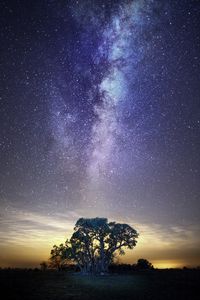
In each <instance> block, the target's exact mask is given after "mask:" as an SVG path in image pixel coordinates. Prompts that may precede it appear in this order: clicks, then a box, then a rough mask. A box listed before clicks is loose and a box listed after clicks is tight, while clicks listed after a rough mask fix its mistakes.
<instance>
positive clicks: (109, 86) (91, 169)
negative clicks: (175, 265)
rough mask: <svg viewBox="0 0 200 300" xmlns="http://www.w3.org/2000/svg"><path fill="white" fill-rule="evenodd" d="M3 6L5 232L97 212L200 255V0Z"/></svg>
mask: <svg viewBox="0 0 200 300" xmlns="http://www.w3.org/2000/svg"><path fill="white" fill-rule="evenodd" d="M0 6H1V8H0V11H1V32H0V34H1V41H2V42H1V60H0V68H1V75H0V76H1V88H0V89H1V90H0V110H1V132H0V148H1V157H0V165H1V172H0V211H1V221H0V222H1V223H0V224H1V225H0V226H1V227H0V228H1V231H0V237H1V239H2V246H3V247H5V249H8V247H10V248H9V249H10V251H11V250H12V247H17V246H19V245H21V246H24V245H25V241H26V239H27V236H28V234H29V233H30V234H31V236H32V240H31V242H30V243H31V244H32V245H33V247H35V246H34V243H35V245H36V244H37V242H38V241H40V242H41V241H43V242H44V246H43V248H45V247H46V246H45V245H47V243H49V244H53V242H52V241H53V238H54V236H55V235H56V234H57V236H58V238H59V237H60V236H62V234H63V236H65V235H66V231H67V230H68V231H69V230H70V228H72V227H73V224H74V223H75V221H76V219H77V218H78V217H79V216H88V217H92V216H106V217H109V218H111V219H114V220H115V219H116V220H123V221H125V222H129V223H131V224H136V225H137V226H138V228H139V231H140V232H142V234H143V236H144V237H145V236H146V237H147V239H146V240H147V241H148V239H150V237H152V238H153V236H154V233H156V234H157V237H155V240H156V238H157V240H158V244H159V247H158V248H159V249H160V251H161V252H162V251H164V252H165V250H163V249H164V248H165V246H166V245H164V244H163V248H162V247H161V244H162V240H163V237H164V236H168V237H169V240H170V241H171V244H169V245H167V247H169V248H168V251H169V252H167V251H166V252H165V254H163V257H162V255H160V254H159V255H158V256H159V259H160V260H162V259H163V260H164V259H165V260H167V259H168V258H169V259H171V260H175V259H177V257H178V255H177V254H175V255H174V257H173V255H172V254H169V256H168V255H167V253H171V252H170V251H172V250H174V249H175V250H174V251H175V252H176V253H178V252H179V251H180V249H181V248H184V247H185V245H184V240H188V241H190V243H189V246H188V248H187V246H186V248H187V249H186V250H182V251H183V252H182V261H181V262H180V264H181V263H186V264H190V263H191V264H197V263H199V262H200V257H199V255H197V252H198V251H197V249H198V247H199V244H200V241H199V238H198V232H199V210H200V206H199V197H200V185H199V181H200V156H199V153H200V139H199V133H200V84H199V79H200V78H199V74H200V72H199V71H200V55H199V53H200V34H199V32H200V21H199V9H200V2H199V1H194V0H193V1H186V0H184V1H170V0H166V1H162V3H161V2H160V1H153V0H144V1H142V0H141V1H140V0H135V1H133V0H127V1H114V0H113V1H111V0H109V1H105V0H99V1H91V0H85V1H72V0H67V1H62V0H60V1H53V0H44V1H18V0H16V1H11V0H10V1H1V4H0ZM65 222H66V230H64V228H65V225H64V224H65ZM48 225H49V226H50V227H48ZM150 228H151V229H150ZM136 229H137V228H136ZM140 229H141V230H140ZM58 230H60V233H56V232H58ZM45 231H47V232H49V239H51V236H52V240H51V241H50V242H51V243H50V242H49V240H48V242H47V241H46V240H45ZM142 234H141V236H142ZM144 237H143V238H144ZM141 239H142V237H141ZM176 241H177V244H176ZM45 243H46V244H45ZM144 243H145V242H144ZM142 245H143V241H142V242H141V247H142ZM183 245H184V247H183ZM146 247H147V248H148V245H147V244H146ZM147 248H145V246H144V248H141V251H144V253H146V252H145V251H147ZM3 249H4V248H3ZM142 249H143V250H142ZM145 249H146V250H145ZM184 251H185V252H184ZM187 251H188V252H187ZM11 252H12V251H11ZM147 252H148V251H147ZM164 252H163V253H164ZM172 252H173V251H172ZM44 253H46V252H45V250H44ZM149 253H151V251H150V252H149ZM152 253H153V250H152ZM188 253H190V254H191V255H189V254H188ZM29 254H30V257H31V256H32V254H31V252H30V253H29ZM188 255H189V256H191V258H190V260H187V259H186V257H187V256H188ZM180 256H181V255H180ZM9 257H10V256H9ZM30 257H28V256H27V262H28V261H32V260H31V259H30ZM151 258H152V259H154V260H155V261H156V257H154V256H153V254H152V257H150V259H151ZM9 259H10V258H8V259H7V258H6V259H5V256H4V252H3V254H2V257H0V260H1V261H2V263H1V262H0V264H2V265H3V261H6V263H5V265H9V264H13V265H15V264H16V262H17V261H21V260H20V259H21V258H20V256H19V257H18V259H16V261H14V262H13V261H12V260H11V259H10V260H9ZM38 259H39V258H38ZM130 259H131V258H130ZM34 263H35V262H34Z"/></svg>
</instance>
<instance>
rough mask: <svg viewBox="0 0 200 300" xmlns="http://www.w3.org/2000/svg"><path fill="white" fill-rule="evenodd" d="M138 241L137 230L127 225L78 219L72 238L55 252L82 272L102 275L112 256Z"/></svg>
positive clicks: (102, 219) (121, 253)
mask: <svg viewBox="0 0 200 300" xmlns="http://www.w3.org/2000/svg"><path fill="white" fill-rule="evenodd" d="M137 238H138V233H137V231H136V230H135V229H133V228H132V227H131V226H129V225H127V224H120V223H116V222H109V223H108V220H107V219H106V218H92V219H85V218H80V219H79V220H78V221H77V222H76V225H75V228H74V233H73V234H72V237H71V238H70V240H67V241H66V243H65V245H64V246H63V245H62V244H61V245H60V247H58V249H59V250H60V251H58V253H59V255H60V256H61V257H62V258H63V259H71V260H73V261H74V262H75V263H76V264H77V265H78V266H79V268H80V270H81V271H82V272H83V273H104V272H107V271H108V266H109V264H110V263H111V262H112V261H113V258H114V255H115V254H117V253H118V254H120V255H123V254H124V253H125V252H124V250H125V249H127V248H128V249H133V248H134V247H135V246H136V243H137V241H136V239H137Z"/></svg>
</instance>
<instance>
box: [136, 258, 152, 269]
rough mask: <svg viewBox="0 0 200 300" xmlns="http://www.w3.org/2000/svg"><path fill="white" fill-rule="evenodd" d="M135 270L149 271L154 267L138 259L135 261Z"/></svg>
mask: <svg viewBox="0 0 200 300" xmlns="http://www.w3.org/2000/svg"><path fill="white" fill-rule="evenodd" d="M136 268H137V269H139V270H151V269H153V268H154V267H153V265H152V263H150V262H149V261H148V260H147V259H144V258H140V259H138V261H137V264H136Z"/></svg>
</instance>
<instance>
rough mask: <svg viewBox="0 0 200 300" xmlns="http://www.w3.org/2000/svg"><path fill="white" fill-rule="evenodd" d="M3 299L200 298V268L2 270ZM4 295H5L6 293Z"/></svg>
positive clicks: (0, 278)
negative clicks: (96, 272) (91, 272)
mask: <svg viewBox="0 0 200 300" xmlns="http://www.w3.org/2000/svg"><path fill="white" fill-rule="evenodd" d="M0 283H1V285H0V289H1V299H2V300H6V299H12V300H19V299H20V300H22V299H24V300H25V299H26V300H29V299H30V300H31V299H37V300H64V299H77V300H81V299H91V300H93V299H94V300H95V299H102V300H106V299H112V300H114V299H123V300H126V299H137V300H139V299H162V300H163V299H169V300H172V299H188V300H193V299H200V292H199V290H200V271H199V270H152V271H146V272H134V273H132V274H129V275H127V274H123V275H117V274H113V275H106V276H96V277H95V276H81V275H79V274H78V273H75V274H71V273H67V272H56V271H46V272H42V271H34V270H12V269H11V270H0ZM3 295H4V296H3Z"/></svg>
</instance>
